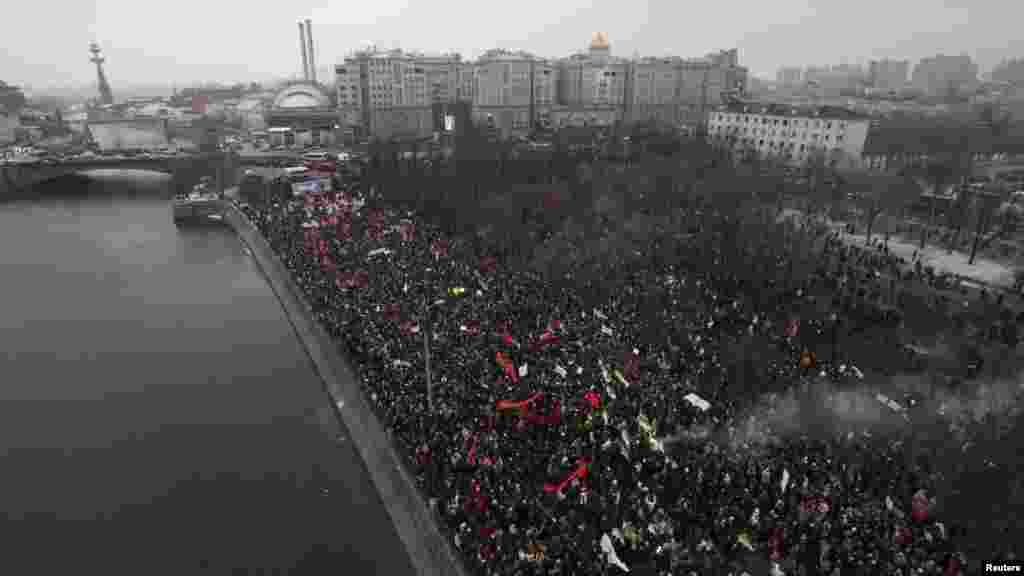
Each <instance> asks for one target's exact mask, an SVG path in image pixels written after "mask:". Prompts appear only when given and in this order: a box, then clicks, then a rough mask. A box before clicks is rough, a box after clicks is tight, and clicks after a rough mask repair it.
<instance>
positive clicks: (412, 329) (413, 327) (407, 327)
mask: <svg viewBox="0 0 1024 576" xmlns="http://www.w3.org/2000/svg"><path fill="white" fill-rule="evenodd" d="M398 330H399V331H400V332H401V333H402V334H403V335H405V336H412V335H413V334H417V333H419V326H418V325H417V324H416V323H415V322H413V321H412V320H406V321H405V322H402V323H401V324H400V325H399V326H398Z"/></svg>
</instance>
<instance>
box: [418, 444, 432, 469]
mask: <svg viewBox="0 0 1024 576" xmlns="http://www.w3.org/2000/svg"><path fill="white" fill-rule="evenodd" d="M416 462H417V463H418V464H419V465H420V466H426V465H427V464H430V448H429V447H427V446H420V447H419V448H417V449H416Z"/></svg>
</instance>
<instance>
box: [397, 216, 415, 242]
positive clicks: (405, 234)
mask: <svg viewBox="0 0 1024 576" xmlns="http://www.w3.org/2000/svg"><path fill="white" fill-rule="evenodd" d="M398 233H399V234H400V235H401V236H402V241H403V242H412V240H413V237H414V236H415V234H416V227H415V226H414V225H413V223H412V222H408V221H406V222H402V223H401V225H399V227H398Z"/></svg>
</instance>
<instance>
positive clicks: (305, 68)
mask: <svg viewBox="0 0 1024 576" xmlns="http://www.w3.org/2000/svg"><path fill="white" fill-rule="evenodd" d="M299 46H300V47H301V48H302V78H303V80H309V57H308V56H307V55H306V47H307V45H306V29H305V28H303V27H302V22H301V21H300V22H299Z"/></svg>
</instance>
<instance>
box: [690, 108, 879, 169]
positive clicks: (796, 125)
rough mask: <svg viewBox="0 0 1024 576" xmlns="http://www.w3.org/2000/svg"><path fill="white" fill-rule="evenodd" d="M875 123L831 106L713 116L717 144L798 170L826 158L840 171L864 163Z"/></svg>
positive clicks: (711, 130)
mask: <svg viewBox="0 0 1024 576" xmlns="http://www.w3.org/2000/svg"><path fill="white" fill-rule="evenodd" d="M870 125H871V122H870V120H869V119H868V118H867V117H865V116H862V115H859V114H855V113H853V112H850V111H849V110H845V109H841V108H832V107H818V108H793V107H789V106H781V105H774V104H754V103H736V104H731V105H728V106H723V107H721V108H719V109H717V110H714V111H712V112H710V113H709V115H708V135H709V137H710V138H711V139H712V141H713V142H715V143H717V144H719V145H722V146H728V147H731V148H733V149H735V150H738V151H743V150H745V151H749V152H753V153H757V154H759V155H761V156H762V157H770V158H775V159H778V160H780V161H782V162H786V163H789V164H793V165H800V164H805V163H806V162H807V161H808V160H811V159H813V158H815V157H816V156H821V157H823V158H824V160H825V161H826V162H827V163H829V164H831V165H834V166H836V167H837V168H847V169H849V168H858V167H861V166H862V164H863V152H864V142H865V140H866V139H867V134H868V129H869V128H870Z"/></svg>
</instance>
